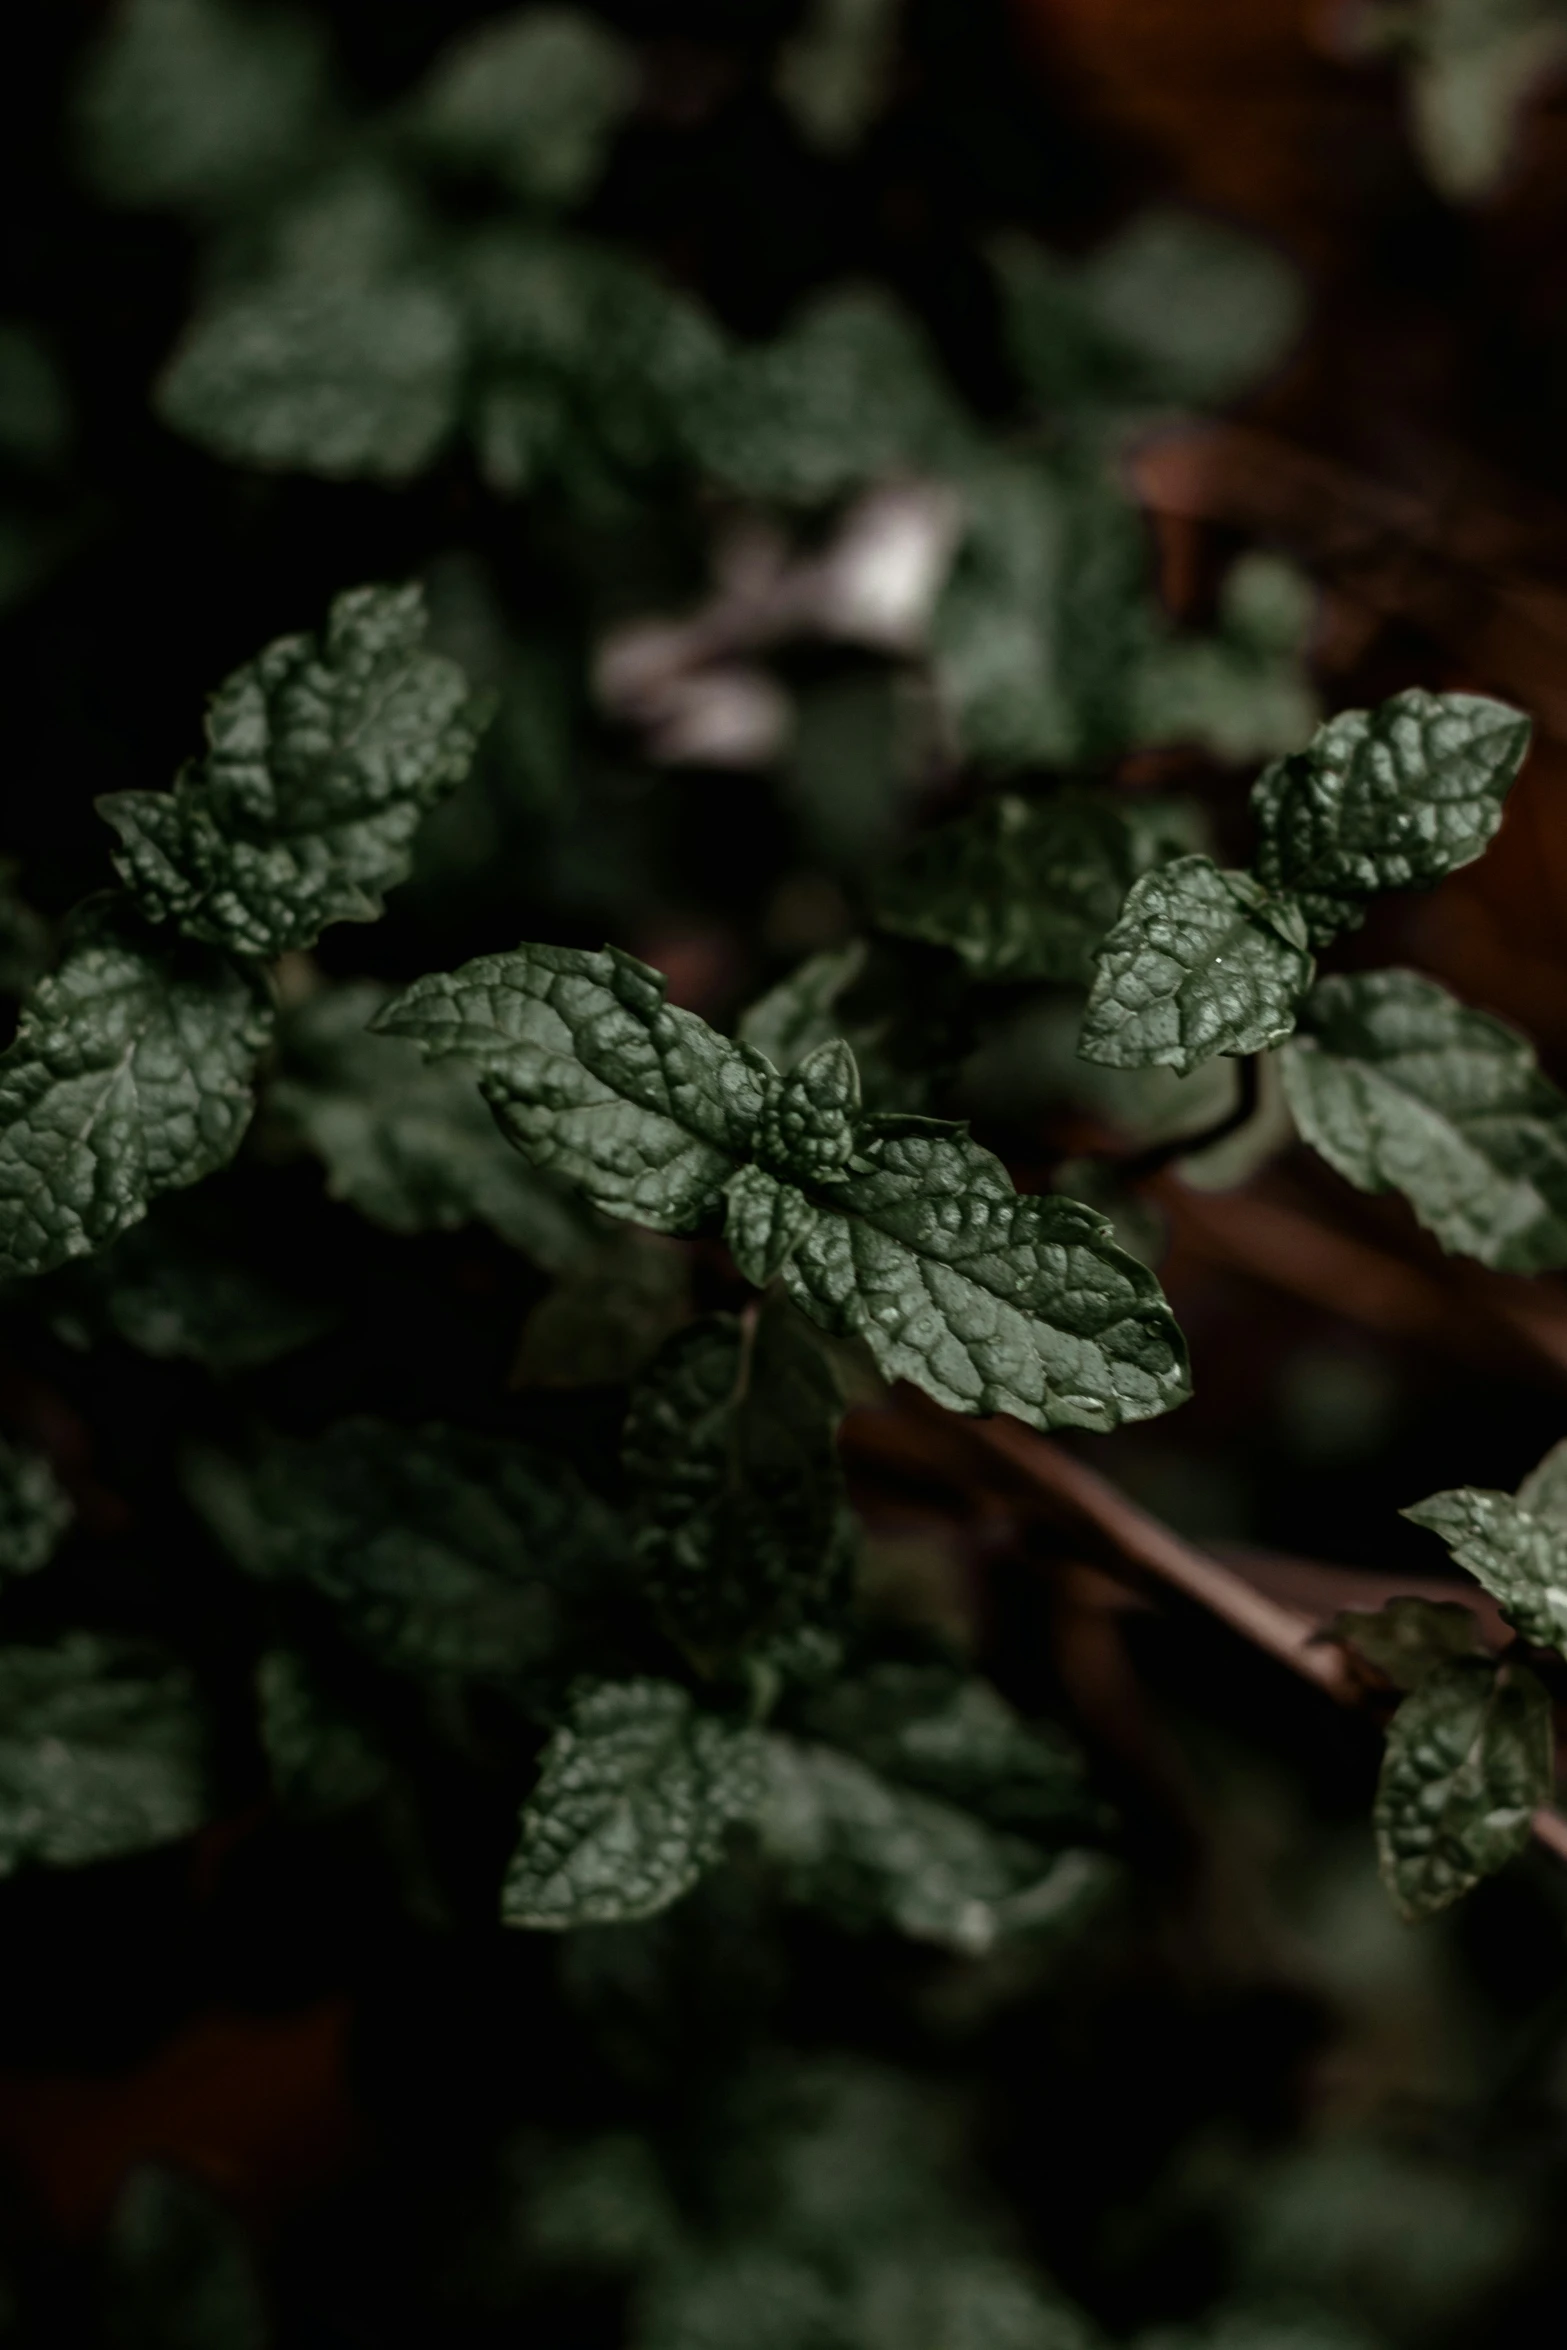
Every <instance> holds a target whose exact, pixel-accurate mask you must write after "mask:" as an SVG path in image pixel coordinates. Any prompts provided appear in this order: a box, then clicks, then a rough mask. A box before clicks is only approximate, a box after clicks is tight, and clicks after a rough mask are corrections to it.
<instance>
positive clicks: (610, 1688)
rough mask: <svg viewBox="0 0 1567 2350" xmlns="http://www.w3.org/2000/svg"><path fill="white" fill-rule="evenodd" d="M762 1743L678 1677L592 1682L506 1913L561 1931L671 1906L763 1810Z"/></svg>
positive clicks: (555, 1756)
mask: <svg viewBox="0 0 1567 2350" xmlns="http://www.w3.org/2000/svg"><path fill="white" fill-rule="evenodd" d="M763 1751H764V1750H763V1747H762V1742H761V1739H760V1736H759V1734H758V1733H757V1732H756V1731H754V1730H746V1729H740V1728H735V1727H733V1726H732V1725H731V1724H729V1723H728V1722H725V1721H721V1720H719V1719H718V1717H717V1716H716V1715H713V1714H701V1713H698V1712H697V1711H696V1709H695V1707H694V1706H693V1705H692V1703H691V1700H690V1698H689V1697H688V1696H687V1695H686V1693H685V1691H684V1690H683V1689H679V1688H677V1687H676V1686H675V1685H674V1683H673V1682H670V1681H602V1682H599V1683H597V1684H595V1685H593V1686H591V1687H589V1688H587V1689H586V1690H584V1691H583V1692H582V1694H581V1695H580V1696H579V1697H578V1698H577V1700H576V1702H575V1703H574V1705H573V1706H572V1709H571V1713H570V1717H569V1720H568V1723H567V1725H566V1726H565V1727H564V1728H562V1729H559V1730H557V1731H556V1733H555V1735H554V1737H553V1738H552V1739H551V1740H550V1742H549V1745H548V1746H547V1747H546V1749H545V1752H544V1762H543V1767H542V1769H541V1770H540V1773H539V1783H538V1785H537V1787H536V1788H535V1789H534V1792H533V1797H532V1800H531V1802H530V1803H529V1805H528V1808H527V1810H526V1811H525V1812H524V1814H523V1819H522V1839H521V1842H520V1843H519V1844H518V1847H517V1851H516V1854H515V1857H514V1858H513V1860H512V1864H511V1868H510V1870H509V1871H508V1873H507V1878H506V1884H505V1888H504V1891H503V1893H502V1896H501V1915H502V1917H503V1918H504V1919H505V1921H506V1923H507V1924H508V1925H513V1926H544V1927H548V1928H551V1929H552V1930H555V1931H561V1930H563V1929H565V1928H567V1927H571V1926H588V1925H618V1924H622V1923H624V1922H625V1921H627V1920H629V1919H632V1918H646V1917H653V1916H654V1915H656V1913H657V1912H658V1911H659V1910H661V1909H667V1908H668V1907H669V1905H670V1903H671V1902H673V1901H678V1900H679V1898H680V1896H681V1894H682V1893H686V1892H689V1890H690V1888H691V1887H692V1886H693V1885H694V1884H695V1883H696V1881H697V1879H698V1878H699V1877H700V1876H701V1875H702V1874H703V1872H704V1871H705V1870H706V1869H708V1868H709V1867H710V1866H711V1865H712V1863H713V1862H714V1861H715V1860H717V1859H718V1857H719V1855H720V1853H721V1851H722V1849H723V1843H724V1837H725V1834H726V1831H727V1830H728V1829H729V1827H730V1826H731V1825H732V1824H733V1823H735V1822H737V1821H739V1820H743V1819H746V1818H749V1817H750V1816H751V1815H752V1814H753V1813H754V1812H755V1810H756V1807H757V1804H758V1802H759V1800H760V1797H761V1792H762V1787H763V1784H764V1767H763Z"/></svg>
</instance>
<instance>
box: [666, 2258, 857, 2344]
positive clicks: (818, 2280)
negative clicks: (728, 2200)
mask: <svg viewBox="0 0 1567 2350" xmlns="http://www.w3.org/2000/svg"><path fill="white" fill-rule="evenodd" d="M639 2319H640V2322H639V2325H638V2330H637V2337H636V2339H637V2344H638V2350H725V2346H726V2345H727V2344H730V2343H733V2342H734V2341H735V2340H736V2338H737V2336H738V2335H740V2334H741V2333H742V2332H743V2333H744V2335H745V2338H746V2341H747V2343H749V2344H752V2345H754V2350H836V2346H837V2345H838V2344H840V2343H842V2342H843V2341H844V2340H845V2338H846V2336H845V2319H844V2312H843V2310H842V2308H841V2306H840V2302H839V2297H838V2295H837V2294H836V2293H835V2292H834V2291H833V2289H832V2286H831V2285H830V2283H829V2282H828V2281H827V2279H826V2278H825V2277H823V2276H821V2275H820V2274H818V2272H817V2270H816V2269H815V2268H813V2267H812V2266H811V2265H810V2263H809V2262H807V2261H804V2260H801V2259H799V2258H798V2257H797V2256H796V2255H794V2254H792V2253H790V2252H787V2251H782V2250H779V2249H778V2248H777V2247H776V2246H774V2245H771V2244H767V2243H762V2244H754V2245H753V2244H740V2245H733V2246H730V2245H725V2246H722V2247H718V2248H714V2249H711V2250H706V2251H703V2252H701V2253H698V2252H695V2251H688V2252H687V2253H686V2254H685V2256H684V2257H683V2258H677V2259H675V2260H673V2261H669V2262H667V2263H665V2264H664V2265H663V2266H661V2267H660V2268H659V2269H658V2270H657V2271H655V2274H654V2276H653V2278H652V2279H651V2281H650V2284H649V2288H648V2290H647V2292H646V2293H645V2294H644V2295H643V2296H642V2302H641V2308H640V2311H639ZM851 2338H852V2337H851Z"/></svg>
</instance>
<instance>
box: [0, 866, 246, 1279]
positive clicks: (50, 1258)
mask: <svg viewBox="0 0 1567 2350" xmlns="http://www.w3.org/2000/svg"><path fill="white" fill-rule="evenodd" d="M271 1026H272V1012H271V1005H270V1002H269V1001H268V998H267V995H266V991H265V989H264V988H263V986H262V985H261V982H260V981H259V980H258V979H257V978H256V977H255V976H254V975H253V974H252V973H250V972H247V971H242V970H240V969H238V968H237V967H236V966H235V965H234V964H233V963H231V962H230V961H229V960H228V959H227V958H226V957H225V956H222V955H217V954H214V953H212V952H211V951H210V950H209V949H207V948H201V947H188V946H179V945H170V944H168V943H166V942H160V941H158V940H157V939H155V938H153V937H150V936H148V935H147V934H146V933H145V932H144V931H143V930H142V927H141V926H140V924H138V923H136V922H134V921H132V920H130V919H129V918H128V916H127V915H126V914H125V912H124V911H123V910H122V909H121V908H120V907H118V906H117V905H115V904H114V903H113V902H105V901H98V902H95V903H93V904H91V905H90V906H89V907H88V908H87V909H86V910H85V911H84V913H83V914H82V916H81V917H80V918H79V920H78V922H77V924H76V926H75V928H74V931H73V934H72V937H71V939H70V941H69V943H68V945H67V948H66V952H65V957H64V960H63V962H62V963H61V965H60V968H59V970H58V971H56V972H54V973H53V974H52V976H51V977H49V978H47V979H44V980H40V982H39V984H38V986H37V987H36V988H35V989H34V990H33V992H32V994H31V995H30V996H29V997H28V998H27V1000H26V1002H25V1003H24V1004H23V1006H22V1014H21V1019H20V1021H19V1023H18V1026H17V1032H16V1037H15V1040H14V1042H13V1043H12V1045H11V1046H10V1049H9V1050H8V1051H7V1052H6V1053H5V1054H4V1055H3V1056H0V1277H4V1278H9V1277H11V1276H14V1275H16V1274H20V1273H42V1272H46V1271H47V1270H48V1269H49V1268H50V1267H51V1266H53V1265H58V1264H62V1263H63V1262H64V1261H65V1260H66V1258H68V1257H78V1256H85V1255H86V1254H87V1253H88V1252H89V1251H90V1250H92V1249H96V1248H102V1247H104V1246H105V1244H106V1243H107V1242H109V1241H111V1240H114V1239H115V1238H117V1237H118V1235H119V1234H120V1233H122V1232H124V1231H126V1230H127V1229H128V1228H129V1227H130V1226H131V1225H132V1224H135V1223H138V1222H139V1221H140V1220H141V1218H142V1217H143V1216H144V1215H145V1214H146V1212H147V1208H148V1205H149V1203H150V1202H151V1201H152V1200H153V1199H154V1198H156V1197H157V1195H158V1194H159V1193H160V1192H164V1191H173V1190H178V1189H180V1188H181V1187H183V1186H184V1185H185V1184H188V1183H195V1182H197V1181H198V1180H199V1178H200V1177H201V1176H203V1175H209V1174H211V1172H212V1170H213V1169H214V1168H215V1167H221V1166H222V1165H223V1164H224V1163H225V1161H226V1160H228V1159H231V1158H232V1157H233V1155H234V1153H235V1151H236V1150H238V1148H239V1145H240V1142H241V1140H242V1139H243V1136H244V1132H245V1129H246V1127H247V1126H248V1125H249V1123H250V1116H251V1111H252V1108H253V1106H254V1104H253V1099H252V1095H251V1073H252V1070H253V1069H254V1066H255V1062H256V1057H257V1055H258V1054H259V1052H260V1051H261V1048H262V1046H263V1045H264V1044H265V1043H266V1041H267V1038H268V1035H269V1034H270V1032H271Z"/></svg>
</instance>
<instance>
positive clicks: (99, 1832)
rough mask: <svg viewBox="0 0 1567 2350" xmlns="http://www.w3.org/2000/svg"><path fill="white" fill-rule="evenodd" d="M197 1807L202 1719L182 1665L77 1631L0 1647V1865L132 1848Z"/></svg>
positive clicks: (200, 1805) (169, 1829)
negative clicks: (46, 1641)
mask: <svg viewBox="0 0 1567 2350" xmlns="http://www.w3.org/2000/svg"><path fill="white" fill-rule="evenodd" d="M207 1815H208V1796H207V1737H206V1729H205V1725H204V1724H203V1721H202V1719H201V1716H200V1714H199V1712H198V1711H197V1707H196V1702H195V1696H194V1692H193V1691H192V1688H191V1684H190V1679H189V1676H188V1675H187V1674H186V1673H185V1671H184V1670H183V1669H182V1668H181V1667H179V1666H175V1665H170V1664H166V1663H164V1662H162V1661H161V1660H159V1661H149V1660H148V1659H147V1658H146V1657H145V1656H144V1655H143V1654H142V1653H141V1652H140V1651H138V1650H136V1649H133V1648H130V1647H128V1646H126V1645H124V1644H120V1643H115V1642H111V1641H106V1640H101V1639H98V1638H96V1637H95V1636H93V1635H91V1634H89V1633H85V1632H76V1633H72V1634H71V1635H70V1637H69V1638H68V1639H65V1640H62V1641H61V1642H60V1643H59V1645H58V1646H57V1647H54V1648H6V1649H0V1876H9V1875H10V1874H11V1873H12V1871H13V1870H15V1869H17V1868H20V1867H21V1866H23V1865H24V1863H28V1862H36V1863H39V1864H41V1865H42V1866H44V1867H49V1868H75V1867H80V1866H82V1865H83V1864H84V1863H86V1862H88V1861H95V1860H112V1859H116V1858H118V1857H119V1856H120V1855H122V1854H125V1853H131V1852H142V1851H145V1850H146V1849H148V1848H149V1847H150V1846H153V1845H157V1844H168V1843H171V1842H173V1841H174V1840H175V1839H176V1838H177V1837H180V1836H188V1835H190V1834H191V1832H192V1831H193V1830H194V1829H196V1828H198V1827H200V1825H201V1823H202V1821H203V1820H204V1819H205V1818H206V1817H207Z"/></svg>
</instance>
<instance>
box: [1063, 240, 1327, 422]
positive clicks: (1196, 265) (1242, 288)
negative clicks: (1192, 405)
mask: <svg viewBox="0 0 1567 2350" xmlns="http://www.w3.org/2000/svg"><path fill="white" fill-rule="evenodd" d="M1079 285H1080V288H1081V292H1082V295H1083V298H1084V300H1085V301H1086V304H1087V306H1088V308H1089V310H1090V312H1091V314H1092V316H1093V318H1094V320H1095V322H1096V324H1097V325H1098V326H1099V327H1100V329H1101V330H1102V331H1103V332H1104V333H1105V334H1106V335H1107V336H1108V337H1110V338H1111V339H1112V340H1113V342H1115V343H1116V344H1118V345H1119V346H1120V347H1121V348H1122V349H1123V350H1124V351H1125V352H1126V353H1127V354H1128V358H1129V359H1130V360H1131V361H1132V362H1133V363H1134V364H1135V365H1136V367H1137V368H1138V369H1139V370H1140V372H1141V375H1142V380H1143V383H1144V385H1145V387H1146V396H1148V397H1150V398H1154V399H1163V400H1177V401H1182V402H1196V403H1199V404H1202V405H1208V404H1214V403H1218V402H1222V401H1228V400H1233V399H1235V398H1236V397H1237V396H1238V395H1239V394H1240V393H1241V392H1244V391H1247V390H1249V389H1250V387H1251V386H1252V385H1253V384H1255V383H1256V382H1258V381H1259V380H1260V379H1261V378H1262V377H1263V376H1265V375H1267V374H1268V373H1269V371H1270V370H1271V369H1272V368H1274V367H1276V366H1277V365H1278V363H1279V361H1280V360H1281V359H1282V358H1283V357H1284V355H1285V353H1286V352H1287V350H1288V349H1289V346H1290V344H1291V343H1292V342H1293V341H1294V340H1295V337H1296V336H1297V335H1298V334H1299V332H1300V329H1301V325H1302V322H1303V319H1304V313H1305V303H1304V297H1303V289H1302V286H1301V281H1300V278H1299V276H1298V275H1297V273H1296V272H1295V271H1294V270H1293V269H1292V268H1291V267H1290V265H1289V263H1288V262H1287V261H1286V260H1284V258H1283V257H1282V255H1280V254H1279V253H1278V252H1277V251H1275V249H1274V248H1273V247H1272V246H1271V245H1269V244H1266V243H1264V242H1263V240H1262V239H1261V238H1259V237H1249V236H1246V235H1245V234H1244V233H1243V232H1241V231H1239V230H1237V229H1233V228H1230V227H1227V226H1226V225H1225V224H1224V223H1222V222H1220V221H1216V220H1209V219H1206V218H1204V216H1203V215H1202V214H1201V213H1197V212H1184V211H1181V210H1179V209H1177V208H1176V207H1175V206H1173V205H1169V206H1164V205H1161V206H1156V207H1154V208H1153V209H1151V210H1149V211H1147V212H1143V213H1140V214H1139V215H1138V216H1137V217H1136V219H1134V220H1133V221H1131V222H1130V223H1129V224H1128V225H1127V227H1126V228H1124V229H1123V230H1122V231H1121V232H1120V234H1119V235H1118V236H1117V237H1115V238H1114V239H1113V240H1112V241H1111V242H1110V243H1109V244H1107V245H1103V246H1101V247H1100V249H1099V251H1098V252H1097V253H1095V254H1094V255H1093V256H1092V258H1091V259H1090V260H1089V261H1088V262H1087V263H1086V264H1084V265H1083V267H1082V269H1081V270H1080V273H1079Z"/></svg>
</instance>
